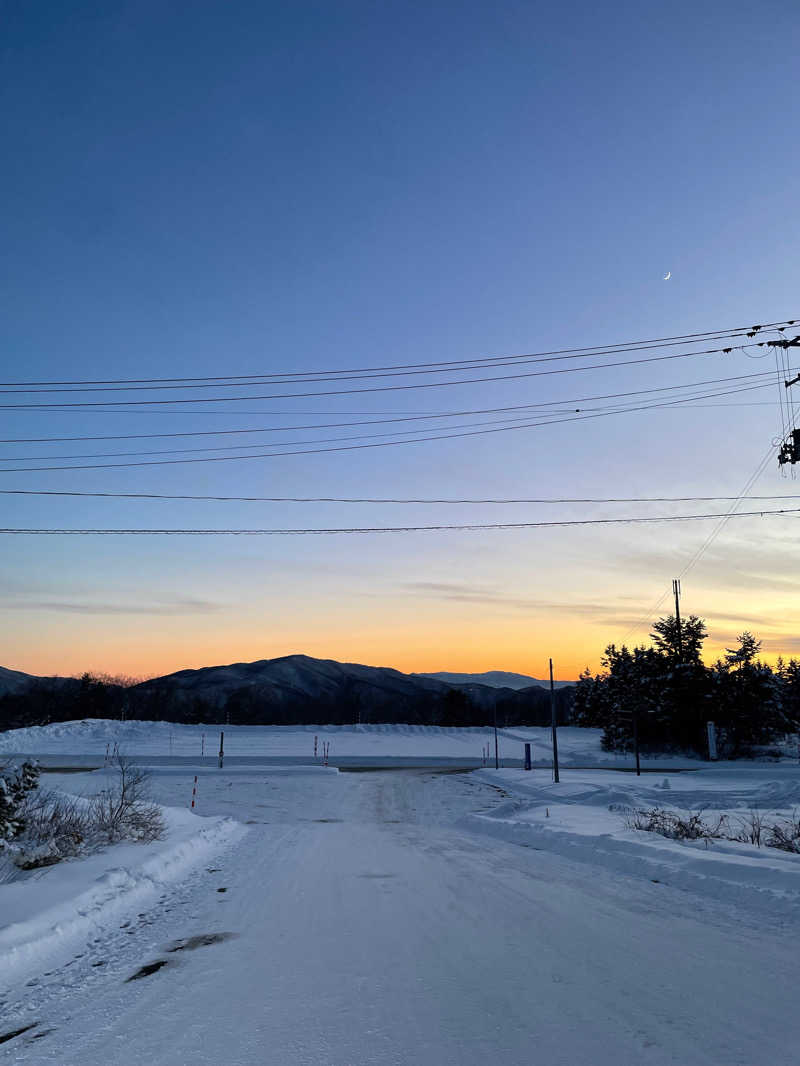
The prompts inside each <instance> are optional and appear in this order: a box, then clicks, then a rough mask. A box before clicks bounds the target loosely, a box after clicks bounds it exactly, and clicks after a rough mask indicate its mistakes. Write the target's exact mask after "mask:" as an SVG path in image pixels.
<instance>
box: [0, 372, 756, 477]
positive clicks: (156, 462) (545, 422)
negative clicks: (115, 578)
mask: <svg viewBox="0 0 800 1066" xmlns="http://www.w3.org/2000/svg"><path fill="white" fill-rule="evenodd" d="M757 387H760V386H748V387H747V389H736V390H733V391H734V392H740V391H748V389H749V388H757ZM710 395H715V396H718V395H730V392H722V393H713V394H710ZM681 402H683V400H682V399H679V400H666V401H659V402H658V403H653V404H645V405H638V406H634V407H627V408H616V409H614V410H604V411H598V412H589V413H585V414H584V413H580V414H577V415H572V416H570V417H566V418H543V419H541V420H540V421H537V422H526V423H522V424H521V425H512V426H508V425H502V426H497V427H493V428H490V429H471V430H466V431H459V432H456V433H433V434H430V435H429V436H427V437H417V438H416V439H414V440H391V441H372V442H371V443H368V444H341V445H338V444H337V445H334V446H333V447H325V448H299V449H295V450H293V451H280V452H276V451H270V452H258V453H256V454H253V455H215V456H204V457H203V458H196V459H148V460H135V461H132V462H124V463H75V464H71V465H68V466H29V467H0V474H20V473H42V472H51V471H64V470H112V469H124V468H128V467H141V466H175V465H185V464H188V463H221V462H241V461H245V460H249V459H274V458H280V457H281V456H292V455H322V454H327V453H332V452H342V451H359V450H363V449H367V448H392V447H399V446H401V445H409V444H424V443H429V442H430V441H435V440H454V439H459V438H463V437H476V436H483V435H486V434H490V433H508V432H511V431H513V430H522V429H534V428H539V427H543V426H551V425H560V424H563V423H566V422H580V421H587V420H589V419H594V418H607V417H609V416H611V415H614V414H631V413H635V412H638V411H645V410H653V409H656V408H663V407H669V406H674V405H675V404H679V403H681ZM314 443H318V442H314ZM268 446H269V445H268ZM287 446H288V444H287V445H278V444H273V445H272V447H287Z"/></svg>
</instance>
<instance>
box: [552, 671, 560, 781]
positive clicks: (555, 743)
mask: <svg viewBox="0 0 800 1066" xmlns="http://www.w3.org/2000/svg"><path fill="white" fill-rule="evenodd" d="M550 725H551V728H552V730H553V780H554V781H555V783H556V784H558V731H557V725H558V723H557V722H556V689H555V685H554V684H553V660H552V659H551V660H550Z"/></svg>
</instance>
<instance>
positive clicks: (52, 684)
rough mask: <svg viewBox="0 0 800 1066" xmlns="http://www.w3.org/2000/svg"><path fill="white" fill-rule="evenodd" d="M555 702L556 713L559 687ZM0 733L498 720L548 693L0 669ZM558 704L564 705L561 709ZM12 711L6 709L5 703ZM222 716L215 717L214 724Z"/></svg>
mask: <svg viewBox="0 0 800 1066" xmlns="http://www.w3.org/2000/svg"><path fill="white" fill-rule="evenodd" d="M564 684H565V683H563V682H562V683H561V686H562V687H561V688H560V691H559V693H558V694H557V695H558V697H559V699H558V705H559V706H560V707H563V708H566V707H567V706H568V702H569V693H567V692H565V691H564V690H563V685H564ZM0 696H4V698H3V699H2V703H1V704H0V729H2V728H10V727H12V724H13V725H17V724H20V721H21V720H23V719H24V724H31V723H32V722H34V721H38V720H39V719H41V718H45V717H46V718H48V720H51V721H52V720H66V719H69V718H84V717H97V718H100V717H109V718H113V717H116V716H118V715H119V716H121V715H123V714H124V715H125V716H126V717H129V718H141V719H145V720H158V719H162V720H168V721H215V720H216V721H219V720H228V721H230V722H231V723H233V724H236V723H237V722H238V723H241V724H282V723H287V724H288V723H298V722H300V723H302V722H307V723H330V724H336V723H347V722H359V721H361V722H412V723H419V724H452V725H462V724H463V725H471V724H483V723H485V722H487V721H489V720H490V719H493V716H494V714H495V713H498V714H501V715H502V716H503V718H504V720H505V721H506V722H508V723H511V722H515V723H516V722H523V721H531V720H532V719H531V716H532V715H533V714H534V712H535V716H536V717H537V718H538V717H541V718H542V719H543V720H544V719H546V718H547V716H549V713H550V712H549V701H550V695H549V692H548V690H547V689H546V688H544V687H543V685H542V683H541V682H538V681H537V680H536V679H535V678H530V677H526V676H525V675H523V674H510V673H506V672H504V671H489V672H488V673H486V674H474V675H473V674H449V673H441V674H404V673H401V672H400V671H399V670H393V669H389V668H386V667H375V666H363V665H361V664H359V663H340V662H336V661H334V660H332V659H313V658H311V657H310V656H307V655H286V656H282V657H280V658H277V659H262V660H259V661H257V662H251V663H231V664H228V665H225V666H208V667H203V668H201V669H197V670H178V671H177V672H175V673H172V674H166V675H164V676H163V677H156V678H150V679H148V680H146V681H142V682H139V683H138V684H136V685H134V686H131V687H123V686H121V685H115V684H114V683H113V682H107V681H102V680H101V681H96V680H92V679H88V678H87V679H77V678H37V677H33V676H32V675H28V674H23V673H21V672H19V671H14V670H6V669H2V668H0ZM565 700H566V701H567V702H565ZM12 704H13V706H12ZM223 716H224V719H223Z"/></svg>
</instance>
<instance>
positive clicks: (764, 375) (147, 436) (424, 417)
mask: <svg viewBox="0 0 800 1066" xmlns="http://www.w3.org/2000/svg"><path fill="white" fill-rule="evenodd" d="M794 370H795V368H792V371H791V372H792V373H794ZM760 380H765V381H767V383H770V382H771V371H761V372H757V373H752V374H737V375H734V376H731V377H724V378H708V379H706V380H704V381H693V382H687V383H686V384H683V385H662V386H659V387H656V388H649V389H632V390H629V391H627V392H611V393H602V394H600V395H595V396H578V397H571V398H567V399H564V400H546V401H540V402H538V403H526V404H515V405H512V406H506V407H483V408H473V409H464V410H460V411H440V412H432V413H430V414H428V413H421V412H418V413H413V414H411V413H407V414H399V413H398V414H393V415H387V416H385V417H384V416H381V417H380V418H366V419H365V418H361V419H357V420H356V421H352V420H351V421H347V422H321V423H320V422H317V423H305V424H302V425H293V426H260V427H255V428H245V429H210V430H190V431H181V432H172V433H122V434H100V435H83V436H71V437H8V438H5V439H0V444H62V443H77V442H81V441H111V440H156V439H171V438H176V437H181V438H182V437H219V436H232V435H237V434H251V433H288V432H296V431H300V430H312V429H349V428H352V427H355V426H373V425H390V424H393V423H397V422H422V421H426V422H427V421H434V420H436V419H440V418H442V419H443V418H465V417H468V416H471V415H486V414H507V413H510V412H512V411H531V410H535V409H543V408H552V407H572V406H574V405H575V404H578V403H590V402H595V401H599V400H616V399H625V398H627V397H632V396H646V395H651V394H653V393H667V392H679V391H681V390H685V389H695V388H701V387H703V386H706V385H724V384H728V383H733V382H748V381H752V382H756V381H760ZM693 398H694V397H687V399H693ZM700 398H702V397H700ZM126 413H127V414H156V413H168V412H146V411H129V412H126ZM172 413H173V414H196V413H206V414H232V413H233V412H223V411H213V412H212V411H209V412H193V411H192V412H189V411H175V412H172ZM237 413H239V414H241V413H244V412H237ZM259 413H261V414H267V415H272V416H278V417H284V416H285V415H295V416H297V415H300V414H304V413H305V414H316V415H318V416H322V415H324V414H325V412H315V411H310V412H302V411H292V412H282V411H265V412H259ZM345 413H347V412H341V413H340V414H345ZM353 413H354V414H356V415H357V414H359V413H360V412H353ZM376 413H377V412H376Z"/></svg>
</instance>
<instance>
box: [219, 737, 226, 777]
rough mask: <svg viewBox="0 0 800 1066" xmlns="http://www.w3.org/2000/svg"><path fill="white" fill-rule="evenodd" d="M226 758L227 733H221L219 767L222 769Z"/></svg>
mask: <svg viewBox="0 0 800 1066" xmlns="http://www.w3.org/2000/svg"><path fill="white" fill-rule="evenodd" d="M224 758H225V734H224V733H220V735H219V768H220V770H221V769H222V760H223V759H224Z"/></svg>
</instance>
